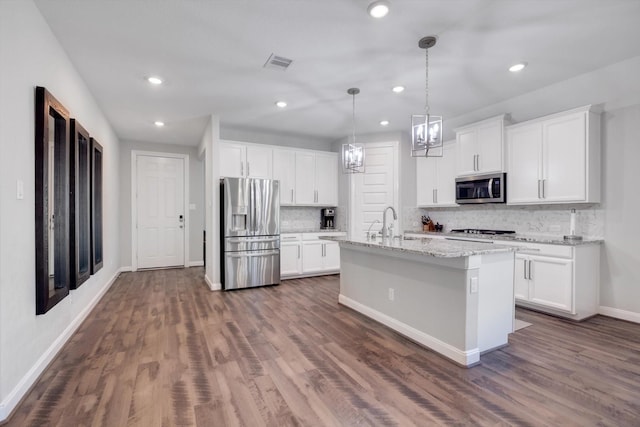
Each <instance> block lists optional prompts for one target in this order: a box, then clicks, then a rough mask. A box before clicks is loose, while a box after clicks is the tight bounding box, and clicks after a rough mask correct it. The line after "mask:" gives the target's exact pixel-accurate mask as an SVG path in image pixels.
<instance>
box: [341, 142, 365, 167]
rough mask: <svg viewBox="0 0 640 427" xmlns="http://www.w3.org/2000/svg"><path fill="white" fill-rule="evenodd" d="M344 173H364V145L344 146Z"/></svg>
mask: <svg viewBox="0 0 640 427" xmlns="http://www.w3.org/2000/svg"><path fill="white" fill-rule="evenodd" d="M342 172H343V173H362V172H364V146H363V145H362V144H342Z"/></svg>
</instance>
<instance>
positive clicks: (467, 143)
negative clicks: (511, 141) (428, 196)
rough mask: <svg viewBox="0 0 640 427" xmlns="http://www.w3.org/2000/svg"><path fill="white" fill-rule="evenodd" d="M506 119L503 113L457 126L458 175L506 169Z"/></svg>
mask: <svg viewBox="0 0 640 427" xmlns="http://www.w3.org/2000/svg"><path fill="white" fill-rule="evenodd" d="M506 123H508V122H507V119H506V115H505V114H503V115H500V116H496V117H492V118H490V119H487V120H483V121H481V122H477V123H473V124H470V125H467V126H464V127H461V128H458V129H456V142H457V145H458V147H457V166H456V168H457V175H458V176H464V175H478V174H483V173H492V172H502V171H504V160H503V159H504V138H503V135H504V126H505V124H506Z"/></svg>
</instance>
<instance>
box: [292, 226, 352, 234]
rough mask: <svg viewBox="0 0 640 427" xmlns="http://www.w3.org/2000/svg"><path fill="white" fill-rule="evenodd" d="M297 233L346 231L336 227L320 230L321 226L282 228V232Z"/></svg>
mask: <svg viewBox="0 0 640 427" xmlns="http://www.w3.org/2000/svg"><path fill="white" fill-rule="evenodd" d="M295 233H344V231H342V230H339V229H337V228H334V229H333V230H320V229H319V228H311V227H309V228H289V229H287V230H282V229H281V230H280V234H295Z"/></svg>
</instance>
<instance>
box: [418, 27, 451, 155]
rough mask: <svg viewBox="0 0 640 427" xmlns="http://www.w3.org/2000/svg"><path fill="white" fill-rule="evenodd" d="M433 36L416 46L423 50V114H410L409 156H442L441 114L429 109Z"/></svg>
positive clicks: (423, 39)
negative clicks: (431, 111)
mask: <svg viewBox="0 0 640 427" xmlns="http://www.w3.org/2000/svg"><path fill="white" fill-rule="evenodd" d="M435 44H436V38H435V37H434V36H427V37H423V38H421V39H420V41H418V47H420V48H421V49H424V51H425V69H426V71H425V103H424V114H414V115H412V116H411V156H412V157H442V154H443V150H442V116H434V115H432V114H431V113H430V111H429V48H431V47H433V46H435Z"/></svg>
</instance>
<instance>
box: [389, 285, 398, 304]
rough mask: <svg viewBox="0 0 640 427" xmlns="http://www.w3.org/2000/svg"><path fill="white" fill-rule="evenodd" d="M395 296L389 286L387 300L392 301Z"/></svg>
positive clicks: (393, 290)
mask: <svg viewBox="0 0 640 427" xmlns="http://www.w3.org/2000/svg"><path fill="white" fill-rule="evenodd" d="M395 298H396V292H395V289H393V288H389V301H393V300H394V299H395Z"/></svg>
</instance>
